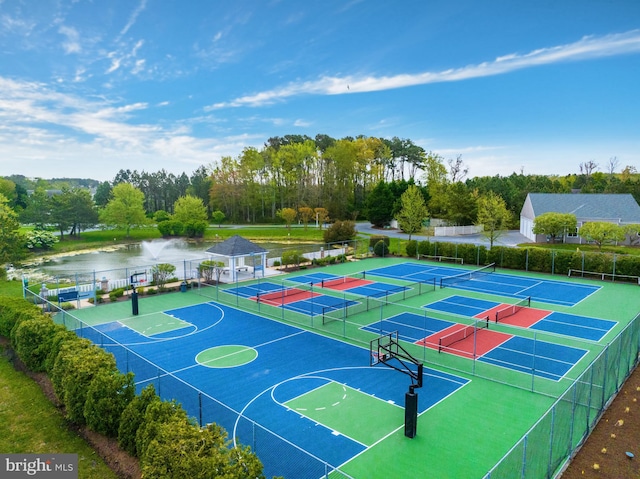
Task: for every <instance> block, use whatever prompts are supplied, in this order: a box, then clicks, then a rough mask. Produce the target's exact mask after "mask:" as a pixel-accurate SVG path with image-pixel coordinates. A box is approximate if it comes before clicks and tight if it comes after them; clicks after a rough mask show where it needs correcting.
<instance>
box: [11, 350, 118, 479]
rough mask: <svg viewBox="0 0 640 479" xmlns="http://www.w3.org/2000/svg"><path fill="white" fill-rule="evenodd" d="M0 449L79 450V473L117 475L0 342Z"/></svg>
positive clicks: (89, 476)
mask: <svg viewBox="0 0 640 479" xmlns="http://www.w3.org/2000/svg"><path fill="white" fill-rule="evenodd" d="M0 418H1V419H0V451H2V452H3V453H5V454H13V453H30V454H50V453H76V454H78V477H79V478H82V479H93V478H95V479H103V478H107V479H108V478H115V477H116V475H115V474H114V473H113V472H112V471H111V469H109V468H108V467H107V465H106V464H105V463H104V462H103V461H102V459H100V457H99V456H98V455H97V454H96V453H95V451H94V450H93V449H92V448H91V447H90V446H89V445H88V444H87V443H86V442H85V441H84V440H83V439H82V438H80V437H79V436H77V435H76V434H74V433H73V432H71V431H70V430H69V429H67V424H66V422H65V420H64V418H63V417H62V414H61V413H60V412H59V411H58V410H57V409H56V408H55V407H54V406H53V405H52V404H51V402H49V400H48V399H47V398H46V397H45V395H44V394H43V393H42V391H41V390H40V387H39V386H38V385H37V384H36V383H35V382H34V381H33V380H32V379H31V378H29V377H28V376H26V375H25V374H23V373H21V372H18V371H16V370H15V369H14V368H13V366H12V365H11V364H10V363H9V361H8V359H7V357H6V355H5V354H4V349H3V348H2V346H0Z"/></svg>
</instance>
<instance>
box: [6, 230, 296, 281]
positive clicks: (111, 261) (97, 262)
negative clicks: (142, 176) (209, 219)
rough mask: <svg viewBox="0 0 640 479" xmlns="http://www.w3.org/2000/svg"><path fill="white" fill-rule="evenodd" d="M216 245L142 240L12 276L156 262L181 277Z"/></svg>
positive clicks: (274, 246)
mask: <svg viewBox="0 0 640 479" xmlns="http://www.w3.org/2000/svg"><path fill="white" fill-rule="evenodd" d="M215 243H216V242H215V241H210V242H199V243H194V242H188V241H185V240H181V239H172V240H153V241H144V242H142V243H138V244H130V245H123V246H122V247H120V248H118V249H115V250H112V251H92V252H89V253H80V254H72V255H68V256H60V257H55V258H51V259H50V260H48V261H46V262H43V263H41V264H38V265H33V266H29V267H25V268H24V269H22V270H20V271H15V273H14V274H15V275H16V276H17V277H20V276H21V275H22V274H25V275H27V276H29V277H31V278H32V279H33V280H36V281H43V280H46V279H51V278H73V276H74V275H75V274H81V275H87V274H93V273H96V274H97V275H98V279H99V278H100V277H101V276H102V275H103V272H108V271H113V270H123V269H141V268H142V269H150V268H151V266H153V265H155V264H158V263H170V264H173V265H174V266H176V271H177V273H178V274H179V275H180V276H182V273H183V270H184V268H185V267H186V268H189V267H190V266H192V265H197V263H198V262H199V261H202V260H205V259H210V257H209V256H208V255H207V253H206V250H207V248H210V247H211V246H213V245H214V244H215ZM256 244H259V245H260V246H262V247H263V248H266V249H267V250H278V252H280V251H281V248H282V247H283V246H284V245H283V244H279V243H266V242H265V243H261V242H256ZM288 246H291V245H288ZM185 263H186V266H185ZM187 273H189V272H187Z"/></svg>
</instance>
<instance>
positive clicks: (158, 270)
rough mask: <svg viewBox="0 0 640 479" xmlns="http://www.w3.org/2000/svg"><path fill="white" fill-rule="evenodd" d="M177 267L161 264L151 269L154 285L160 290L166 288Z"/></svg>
mask: <svg viewBox="0 0 640 479" xmlns="http://www.w3.org/2000/svg"><path fill="white" fill-rule="evenodd" d="M175 271H176V267H175V266H174V265H172V264H170V263H160V264H156V265H154V266H152V267H151V276H152V277H153V284H155V285H156V286H157V287H158V288H164V285H165V284H167V281H168V280H169V278H171V276H172V275H173V273H175Z"/></svg>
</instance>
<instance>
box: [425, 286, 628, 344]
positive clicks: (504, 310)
mask: <svg viewBox="0 0 640 479" xmlns="http://www.w3.org/2000/svg"><path fill="white" fill-rule="evenodd" d="M525 301H526V302H525V303H523V304H522V305H518V304H517V303H516V304H513V305H511V304H505V303H499V302H496V301H490V300H483V299H478V298H469V297H466V296H460V295H452V296H449V297H448V298H445V299H441V300H439V301H435V302H433V303H429V304H427V305H425V306H424V307H425V308H427V309H431V310H436V311H444V312H447V313H452V314H457V315H461V316H466V317H475V318H485V317H488V318H489V319H490V320H495V322H498V321H500V322H504V323H505V324H511V325H515V326H520V327H527V328H531V329H535V330H538V331H545V332H549V333H557V334H562V335H564V336H571V337H574V338H580V339H587V340H590V341H600V340H601V339H602V338H604V337H605V335H607V334H608V333H609V332H610V331H611V330H613V328H614V327H615V326H616V324H617V321H612V320H607V319H599V318H592V317H588V316H581V315H577V314H571V313H564V312H558V311H549V310H544V309H538V308H531V306H530V300H529V298H527V299H526V300H525ZM524 304H526V306H525V305H524Z"/></svg>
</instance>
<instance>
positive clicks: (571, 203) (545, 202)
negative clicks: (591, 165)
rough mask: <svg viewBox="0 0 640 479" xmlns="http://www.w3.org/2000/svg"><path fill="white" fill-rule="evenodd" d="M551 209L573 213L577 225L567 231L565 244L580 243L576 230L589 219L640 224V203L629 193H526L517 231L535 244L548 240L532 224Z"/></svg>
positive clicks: (552, 210)
mask: <svg viewBox="0 0 640 479" xmlns="http://www.w3.org/2000/svg"><path fill="white" fill-rule="evenodd" d="M550 212H553V213H571V214H574V215H576V219H577V221H578V227H577V228H576V230H575V231H567V233H566V235H565V238H564V241H565V242H566V243H580V242H581V240H580V237H579V236H578V229H580V227H581V226H582V225H583V224H584V223H588V222H589V221H606V222H609V223H615V224H618V225H625V224H640V206H638V203H637V202H636V200H635V199H634V198H633V196H632V195H629V194H624V195H608V194H571V193H569V194H556V193H529V194H528V195H527V198H526V200H525V201H524V205H523V206H522V210H521V212H520V233H522V234H523V235H524V236H526V237H527V238H529V239H530V240H532V241H535V242H536V243H540V242H545V241H547V238H546V237H545V235H535V234H533V224H534V221H535V219H536V218H537V217H538V216H540V215H541V214H543V213H550Z"/></svg>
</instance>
